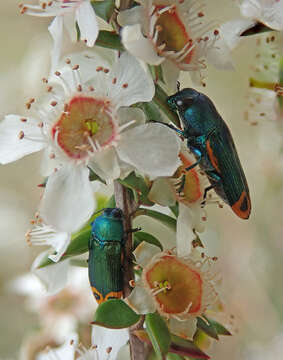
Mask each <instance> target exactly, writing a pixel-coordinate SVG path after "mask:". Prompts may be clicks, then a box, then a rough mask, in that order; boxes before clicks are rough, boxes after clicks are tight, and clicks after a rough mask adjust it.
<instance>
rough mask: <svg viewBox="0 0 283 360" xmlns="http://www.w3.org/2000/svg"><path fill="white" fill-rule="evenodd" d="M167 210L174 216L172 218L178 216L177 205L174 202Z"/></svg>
mask: <svg viewBox="0 0 283 360" xmlns="http://www.w3.org/2000/svg"><path fill="white" fill-rule="evenodd" d="M169 208H170V210H171V211H172V213H173V214H174V216H175V217H176V218H177V217H178V216H179V203H178V202H176V204H175V205H173V206H169Z"/></svg>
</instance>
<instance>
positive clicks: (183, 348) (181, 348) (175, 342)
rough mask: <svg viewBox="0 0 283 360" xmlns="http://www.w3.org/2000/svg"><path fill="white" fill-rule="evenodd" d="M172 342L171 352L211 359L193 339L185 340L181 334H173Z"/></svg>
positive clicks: (195, 357)
mask: <svg viewBox="0 0 283 360" xmlns="http://www.w3.org/2000/svg"><path fill="white" fill-rule="evenodd" d="M171 338H172V343H171V347H170V352H173V353H175V354H178V355H183V356H189V357H192V358H194V359H209V358H210V357H209V356H208V355H207V354H205V353H204V352H203V351H202V350H201V349H200V348H199V347H198V346H197V345H196V344H194V342H193V341H190V340H185V339H183V338H180V337H179V336H176V335H172V334H171Z"/></svg>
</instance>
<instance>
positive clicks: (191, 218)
mask: <svg viewBox="0 0 283 360" xmlns="http://www.w3.org/2000/svg"><path fill="white" fill-rule="evenodd" d="M179 158H180V160H181V161H182V165H181V166H180V167H179V168H178V169H177V171H176V172H175V174H174V175H173V176H171V177H159V178H157V179H156V180H154V181H153V183H152V186H151V189H150V192H149V194H148V198H149V199H150V200H151V201H153V202H155V203H157V204H159V205H161V206H174V205H175V203H176V201H178V202H179V211H180V214H181V213H182V217H184V221H185V222H187V226H191V229H194V230H197V231H198V232H202V231H204V223H203V221H202V220H203V219H205V218H206V216H205V212H204V210H203V209H202V207H201V203H202V201H203V195H204V188H205V183H206V182H207V183H208V181H207V180H206V178H205V176H204V175H201V174H200V171H199V169H198V168H197V167H195V168H193V169H191V170H189V171H185V169H186V168H187V167H189V166H191V165H192V164H193V163H195V161H196V160H195V158H194V157H193V156H192V155H191V154H190V153H189V152H188V151H187V150H186V149H182V151H181V152H180V154H179ZM184 177H185V178H184ZM183 181H185V183H184V185H183V189H182V191H181V192H180V186H181V184H182V182H183ZM208 202H211V200H210V199H208ZM183 204H184V205H185V206H184V205H183ZM186 207H188V208H189V209H186ZM180 218H181V217H180V216H179V217H178V222H179V220H180ZM191 231H192V230H191ZM185 233H187V232H186V231H185ZM177 238H178V237H177Z"/></svg>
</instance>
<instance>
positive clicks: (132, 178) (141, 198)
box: [118, 171, 154, 206]
mask: <svg viewBox="0 0 283 360" xmlns="http://www.w3.org/2000/svg"><path fill="white" fill-rule="evenodd" d="M118 181H119V183H120V184H122V185H123V186H125V187H126V188H128V189H131V190H132V191H133V193H134V198H135V200H136V202H137V203H139V204H142V205H146V206H152V205H154V203H153V202H152V201H150V200H149V199H148V193H149V190H150V188H149V186H148V184H147V183H146V182H145V180H144V178H143V177H142V176H141V175H137V174H136V173H135V172H134V171H133V172H131V173H130V174H129V175H128V176H127V177H126V178H125V179H123V180H121V179H119V180H118Z"/></svg>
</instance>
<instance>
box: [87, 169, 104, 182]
mask: <svg viewBox="0 0 283 360" xmlns="http://www.w3.org/2000/svg"><path fill="white" fill-rule="evenodd" d="M88 169H89V181H96V180H97V181H100V182H102V184H105V185H106V181H105V180H103V179H102V178H101V177H99V176H98V175H97V174H96V173H95V172H94V171H93V170H92V169H91V168H88Z"/></svg>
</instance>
